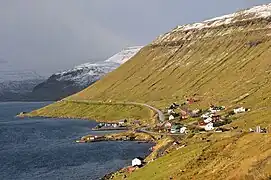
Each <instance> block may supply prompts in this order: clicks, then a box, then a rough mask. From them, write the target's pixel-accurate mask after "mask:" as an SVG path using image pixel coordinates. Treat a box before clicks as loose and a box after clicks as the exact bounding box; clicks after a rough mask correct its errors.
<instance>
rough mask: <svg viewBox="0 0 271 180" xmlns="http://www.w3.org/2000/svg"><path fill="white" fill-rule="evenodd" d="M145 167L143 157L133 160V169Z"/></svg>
mask: <svg viewBox="0 0 271 180" xmlns="http://www.w3.org/2000/svg"><path fill="white" fill-rule="evenodd" d="M142 165H143V158H141V157H136V158H134V159H133V160H132V166H133V167H136V166H137V167H141V166H142Z"/></svg>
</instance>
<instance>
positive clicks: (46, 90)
mask: <svg viewBox="0 0 271 180" xmlns="http://www.w3.org/2000/svg"><path fill="white" fill-rule="evenodd" d="M141 48H142V47H140V46H137V47H129V48H125V49H123V50H122V51H121V52H119V53H117V54H116V55H114V56H112V57H111V58H109V59H107V60H106V61H104V62H102V63H96V64H93V63H86V64H82V65H79V66H76V67H74V68H73V69H70V70H66V71H63V72H60V73H55V74H53V75H52V76H50V77H49V78H48V79H47V80H46V81H44V82H42V83H40V84H38V85H37V86H36V87H35V88H34V89H33V93H32V96H34V97H35V98H36V99H42V100H59V99H62V98H64V97H67V96H69V95H71V94H74V93H77V92H79V91H81V90H82V89H84V88H86V87H88V86H89V85H91V84H93V83H94V82H96V81H97V80H99V79H100V78H102V77H103V76H104V75H105V74H107V73H109V72H111V71H113V70H114V69H116V68H117V67H118V66H120V65H121V64H122V63H124V62H126V61H128V60H129V59H130V58H131V57H133V56H134V55H135V54H136V53H137V52H138V51H139V50H140V49H141Z"/></svg>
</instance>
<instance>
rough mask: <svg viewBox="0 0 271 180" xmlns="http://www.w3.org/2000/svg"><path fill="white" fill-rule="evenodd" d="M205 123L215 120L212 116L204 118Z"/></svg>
mask: <svg viewBox="0 0 271 180" xmlns="http://www.w3.org/2000/svg"><path fill="white" fill-rule="evenodd" d="M203 121H204V122H205V123H210V122H212V121H213V119H212V118H211V117H208V118H206V119H204V120H203Z"/></svg>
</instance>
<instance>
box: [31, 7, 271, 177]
mask: <svg viewBox="0 0 271 180" xmlns="http://www.w3.org/2000/svg"><path fill="white" fill-rule="evenodd" d="M270 12H271V4H269V5H265V6H262V7H256V8H252V9H250V10H246V11H240V12H238V13H235V14H232V15H228V16H224V17H219V18H215V19H212V20H208V21H205V22H203V23H196V24H191V25H185V26H179V27H177V28H175V29H173V30H172V31H170V32H168V33H166V34H164V35H162V36H159V37H158V38H157V39H156V40H155V41H153V42H152V43H151V44H149V45H148V46H146V47H144V48H143V49H141V51H140V52H139V53H138V54H137V55H136V56H134V57H133V58H132V59H131V60H130V61H128V62H127V63H125V64H123V65H122V66H120V67H119V68H118V69H117V70H115V71H113V72H111V73H109V74H108V75H107V76H105V77H104V78H103V79H102V80H100V81H98V82H96V83H95V84H93V85H92V86H90V87H88V88H87V89H85V90H83V91H81V92H80V93H77V94H75V95H73V96H70V97H68V98H66V100H69V101H70V102H71V101H73V102H71V103H73V105H72V106H65V107H61V106H58V103H57V104H54V105H50V106H48V107H47V108H45V109H44V110H43V111H41V112H40V113H39V115H44V116H55V115H57V113H58V112H59V111H63V108H65V113H66V114H67V115H70V114H73V110H74V108H75V107H76V106H78V107H79V105H78V104H76V101H78V102H79V101H82V100H87V101H89V102H91V101H102V102H124V101H126V102H144V103H147V104H150V105H153V106H154V107H158V108H161V109H162V108H165V107H166V106H168V105H169V103H172V102H179V103H181V102H183V101H184V100H185V99H186V97H191V96H193V95H195V94H196V95H197V97H199V98H200V102H198V103H196V104H193V105H192V106H190V107H189V108H195V107H201V108H207V107H208V106H209V105H210V104H217V105H224V106H226V108H227V109H228V110H231V109H232V108H234V107H237V106H244V107H248V108H250V109H251V111H250V112H248V113H244V114H241V115H236V116H235V119H234V121H233V123H232V124H230V125H229V126H238V127H239V130H238V131H239V132H238V131H231V132H229V134H227V133H221V135H218V134H215V133H214V134H213V135H212V134H210V135H209V134H207V135H202V134H197V135H196V137H192V138H188V139H187V140H186V142H185V143H186V144H187V146H186V147H185V148H181V149H179V150H174V151H172V152H171V153H169V154H168V155H166V156H164V157H161V158H159V159H158V160H156V161H154V162H151V163H150V164H148V165H147V166H145V167H144V168H142V169H139V170H136V171H135V173H132V174H126V176H127V178H128V179H129V178H130V179H170V177H171V179H223V180H224V179H268V178H270V176H271V174H270V172H271V166H270V162H271V160H270V158H271V152H270V149H271V141H270V139H271V137H270V133H269V134H256V133H244V131H248V129H249V128H254V127H255V126H256V125H261V126H263V127H268V126H269V127H270V126H271V13H270ZM52 107H53V108H52ZM111 107H112V109H113V110H112V111H114V110H116V111H122V110H121V109H120V108H117V105H116V106H114V105H113V104H112V106H111ZM98 108H99V107H96V108H92V109H91V110H90V111H93V112H95V111H96V109H98ZM125 109H126V110H127V108H125ZM126 110H125V111H126ZM101 113H103V112H101ZM131 113H134V112H132V111H131ZM120 114H122V113H120ZM143 114H144V115H142V116H141V118H144V119H148V118H149V117H148V116H149V115H146V114H145V113H143ZM30 115H31V114H30ZM32 115H33V113H32ZM34 115H35V114H34ZM123 115H124V114H123ZM126 115H127V114H125V116H126ZM76 116H78V117H80V116H79V115H78V114H77V115H76ZM109 118H110V117H109ZM206 136H207V137H206ZM209 136H210V137H209ZM206 138H208V139H209V141H206V140H203V139H206ZM116 178H117V179H118V178H123V176H122V175H120V176H117V177H116Z"/></svg>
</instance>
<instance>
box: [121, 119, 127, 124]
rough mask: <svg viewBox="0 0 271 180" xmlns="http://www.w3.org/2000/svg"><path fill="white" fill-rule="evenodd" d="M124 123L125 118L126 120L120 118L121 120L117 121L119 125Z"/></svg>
mask: <svg viewBox="0 0 271 180" xmlns="http://www.w3.org/2000/svg"><path fill="white" fill-rule="evenodd" d="M125 123H127V120H126V119H122V120H120V121H119V125H123V124H125Z"/></svg>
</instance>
